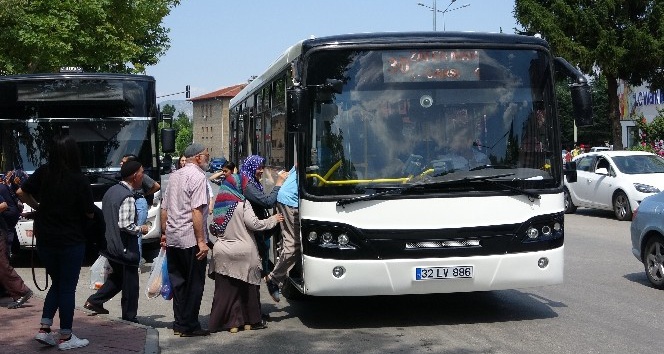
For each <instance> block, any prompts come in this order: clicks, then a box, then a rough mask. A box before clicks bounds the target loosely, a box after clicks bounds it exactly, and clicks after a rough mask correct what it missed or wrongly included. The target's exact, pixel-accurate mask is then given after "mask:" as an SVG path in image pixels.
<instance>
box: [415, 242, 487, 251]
mask: <svg viewBox="0 0 664 354" xmlns="http://www.w3.org/2000/svg"><path fill="white" fill-rule="evenodd" d="M451 247H481V245H480V240H453V241H426V242H406V249H407V250H412V249H426V248H451Z"/></svg>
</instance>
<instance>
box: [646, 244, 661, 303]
mask: <svg viewBox="0 0 664 354" xmlns="http://www.w3.org/2000/svg"><path fill="white" fill-rule="evenodd" d="M643 266H644V268H645V271H646V276H647V277H648V280H649V281H650V284H652V286H653V287H655V288H657V289H660V290H663V289H664V238H662V237H661V236H656V237H652V238H651V239H650V240H648V243H647V244H646V247H645V248H644V250H643Z"/></svg>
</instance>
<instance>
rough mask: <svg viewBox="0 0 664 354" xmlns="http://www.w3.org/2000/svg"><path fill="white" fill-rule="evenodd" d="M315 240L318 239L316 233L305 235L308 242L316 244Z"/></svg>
mask: <svg viewBox="0 0 664 354" xmlns="http://www.w3.org/2000/svg"><path fill="white" fill-rule="evenodd" d="M317 239H318V234H317V233H316V231H311V232H309V235H307V240H309V242H316V240H317Z"/></svg>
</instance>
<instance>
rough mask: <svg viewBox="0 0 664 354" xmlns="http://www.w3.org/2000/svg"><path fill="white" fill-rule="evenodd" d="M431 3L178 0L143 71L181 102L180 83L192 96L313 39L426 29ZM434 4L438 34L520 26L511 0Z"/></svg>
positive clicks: (166, 96)
mask: <svg viewBox="0 0 664 354" xmlns="http://www.w3.org/2000/svg"><path fill="white" fill-rule="evenodd" d="M434 1H435V0H327V1H322V0H251V1H246V0H244V1H243V0H182V1H181V4H180V5H179V6H177V7H175V8H174V9H172V10H171V13H170V15H168V16H167V17H166V18H164V21H163V25H164V26H165V27H166V28H169V29H170V33H169V37H170V39H171V47H170V49H168V51H167V52H166V54H165V55H164V56H162V57H161V58H160V60H159V63H157V65H155V66H150V67H148V68H147V70H146V73H147V74H148V75H152V76H154V77H155V79H156V80H157V96H158V99H157V101H158V102H161V101H164V100H179V99H182V100H183V99H185V95H184V93H182V94H177V93H180V92H183V91H185V86H186V85H189V86H190V87H191V97H192V98H193V97H196V96H200V95H203V94H207V93H210V92H213V91H216V90H218V89H220V88H224V87H228V86H232V85H236V84H240V83H246V82H247V80H248V79H249V78H250V77H251V76H253V75H260V74H261V73H262V72H263V71H264V70H265V69H267V67H268V66H269V65H270V64H271V63H272V62H273V61H274V60H275V59H277V57H278V56H279V55H280V54H281V53H283V52H284V51H285V50H286V49H287V48H288V47H290V46H291V45H293V44H295V43H297V42H298V41H300V40H303V39H307V38H310V37H311V36H315V37H323V36H328V35H336V34H348V33H365V32H401V31H432V30H433V24H434V23H433V11H431V8H433V6H434ZM420 2H421V3H423V4H424V5H426V6H427V7H425V6H421V5H418V3H420ZM448 5H449V7H448ZM465 5H468V6H465ZM436 8H437V9H438V14H437V17H436V30H438V31H443V30H447V31H476V32H500V30H501V28H502V31H503V32H506V33H514V28H515V27H519V26H518V25H517V24H516V20H515V19H514V16H513V14H512V12H513V9H514V0H439V1H437V2H436ZM445 9H448V11H447V12H446V13H441V12H442V11H444V10H445Z"/></svg>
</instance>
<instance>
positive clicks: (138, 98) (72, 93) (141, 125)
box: [0, 73, 172, 253]
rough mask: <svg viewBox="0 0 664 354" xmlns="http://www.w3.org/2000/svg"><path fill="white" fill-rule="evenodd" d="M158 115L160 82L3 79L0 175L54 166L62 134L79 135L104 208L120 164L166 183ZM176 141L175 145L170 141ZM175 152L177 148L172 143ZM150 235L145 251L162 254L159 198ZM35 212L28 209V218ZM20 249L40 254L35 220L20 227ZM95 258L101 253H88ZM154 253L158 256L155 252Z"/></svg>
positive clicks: (102, 77)
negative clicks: (125, 159)
mask: <svg viewBox="0 0 664 354" xmlns="http://www.w3.org/2000/svg"><path fill="white" fill-rule="evenodd" d="M158 119H159V115H158V108H157V104H156V92H155V80H154V78H152V77H150V76H143V75H124V74H98V73H48V74H31V75H16V76H3V77H0V145H1V146H2V155H0V171H2V172H6V171H9V170H13V169H23V170H25V171H26V172H27V173H28V174H30V173H32V172H33V171H34V170H35V169H36V168H37V167H39V166H40V165H42V164H44V163H46V162H47V161H48V150H47V147H48V146H49V144H50V142H51V141H52V139H53V137H54V136H55V135H58V134H69V135H71V136H73V137H74V138H75V139H76V141H77V143H78V145H79V147H80V152H81V165H82V166H83V169H84V172H85V174H86V175H87V176H88V178H89V179H90V184H91V187H92V192H93V197H94V200H95V203H96V204H97V205H98V206H100V205H101V200H102V197H103V195H104V193H105V192H106V190H108V188H109V187H110V186H112V185H114V184H115V183H117V182H118V180H117V179H116V176H117V175H118V174H119V171H120V165H119V162H120V160H121V158H122V156H124V155H125V154H134V155H136V156H137V157H138V159H139V161H140V162H141V163H142V164H143V166H144V168H145V173H146V174H147V175H149V176H150V177H152V178H153V179H154V180H155V181H157V182H160V166H159V159H158V157H159V156H158V153H157V152H158V149H159V139H158V137H159V134H158V133H157V123H158ZM171 140H172V139H171ZM171 145H172V144H171ZM147 199H148V202H149V203H151V205H150V209H149V212H148V223H149V224H150V225H151V228H150V231H149V232H148V233H147V234H146V235H144V236H143V239H144V242H145V243H144V245H145V246H147V247H151V246H152V247H154V248H158V241H159V237H160V233H161V232H160V227H161V226H160V223H159V217H160V213H159V205H160V201H161V198H160V192H157V193H156V194H155V195H152V196H148V197H147ZM27 209H29V207H28V206H26V211H27ZM16 233H17V238H16V239H15V244H14V250H17V248H21V249H30V248H32V247H34V242H33V233H32V220H27V219H21V220H19V223H18V225H17V226H16ZM88 251H89V252H90V253H95V251H96V249H94V248H89V250H88ZM153 253H154V252H153Z"/></svg>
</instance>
